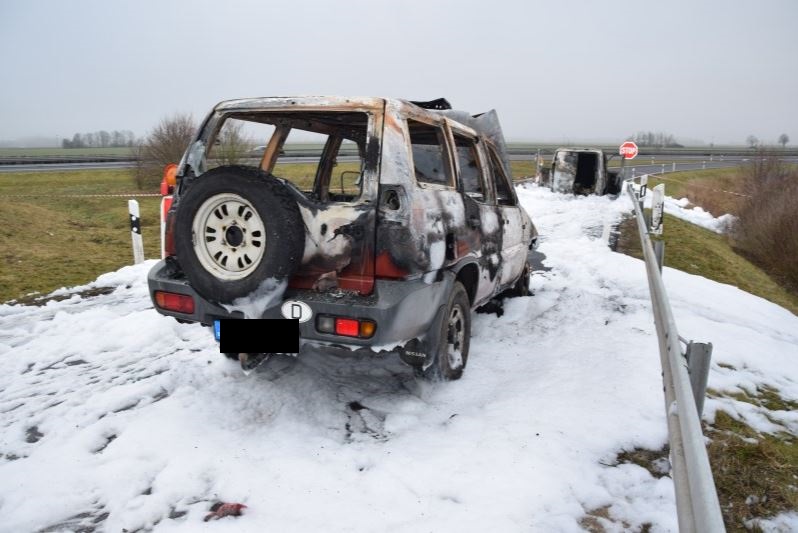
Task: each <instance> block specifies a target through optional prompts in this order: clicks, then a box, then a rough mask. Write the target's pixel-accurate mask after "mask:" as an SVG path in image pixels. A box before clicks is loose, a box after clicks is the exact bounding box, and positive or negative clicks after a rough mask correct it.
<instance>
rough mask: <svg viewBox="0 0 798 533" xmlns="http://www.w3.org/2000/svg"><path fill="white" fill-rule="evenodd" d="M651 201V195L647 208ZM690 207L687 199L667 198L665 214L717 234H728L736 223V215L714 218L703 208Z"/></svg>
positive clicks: (647, 198)
mask: <svg viewBox="0 0 798 533" xmlns="http://www.w3.org/2000/svg"><path fill="white" fill-rule="evenodd" d="M651 199H652V195H651V194H649V195H647V196H646V201H645V206H646V207H651ZM689 206H690V200H688V199H687V198H673V197H670V196H666V197H665V212H666V213H667V214H669V215H673V216H675V217H676V218H681V219H682V220H686V221H687V222H690V223H691V224H695V225H696V226H701V227H702V228H704V229H708V230H710V231H714V232H715V233H726V232H727V231H728V230H729V228H730V227H731V225H732V224H733V223H734V220H735V217H734V215H730V214H728V213H726V214H725V215H721V216H719V217H714V216H712V213H710V212H709V211H704V209H703V208H702V207H701V206H698V205H696V206H692V207H689Z"/></svg>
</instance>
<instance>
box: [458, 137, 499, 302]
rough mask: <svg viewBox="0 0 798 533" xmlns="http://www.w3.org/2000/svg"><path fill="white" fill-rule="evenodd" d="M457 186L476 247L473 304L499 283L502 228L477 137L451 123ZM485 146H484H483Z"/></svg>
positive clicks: (492, 292)
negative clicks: (476, 281)
mask: <svg viewBox="0 0 798 533" xmlns="http://www.w3.org/2000/svg"><path fill="white" fill-rule="evenodd" d="M449 124H450V126H451V131H452V136H453V139H454V148H455V152H454V155H455V158H454V159H455V166H456V174H457V187H458V190H459V191H460V193H461V194H462V195H463V206H464V208H465V209H464V211H465V225H466V227H467V231H468V232H469V233H470V234H472V235H473V236H474V239H473V242H475V243H476V244H477V246H478V263H479V267H480V268H479V285H478V286H477V293H476V299H475V301H477V302H478V301H481V300H483V299H485V298H489V297H490V296H492V295H493V294H494V292H495V289H496V286H497V285H498V283H499V281H500V270H501V263H502V258H501V240H502V227H501V222H500V218H499V213H498V210H497V209H496V199H495V196H494V191H493V185H492V183H491V179H490V174H489V171H488V169H489V166H488V161H487V160H486V157H487V155H486V152H485V151H484V149H482V146H481V145H480V143H479V141H478V138H477V136H476V134H475V133H474V132H473V131H468V130H466V129H464V128H462V129H461V127H460V126H459V125H457V124H455V123H453V122H450V123H449ZM482 144H484V143H482Z"/></svg>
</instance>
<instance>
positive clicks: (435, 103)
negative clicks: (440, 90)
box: [410, 98, 452, 110]
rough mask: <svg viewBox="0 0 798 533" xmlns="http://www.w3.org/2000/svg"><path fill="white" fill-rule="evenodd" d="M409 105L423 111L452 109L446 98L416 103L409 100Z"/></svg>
mask: <svg viewBox="0 0 798 533" xmlns="http://www.w3.org/2000/svg"><path fill="white" fill-rule="evenodd" d="M410 103H411V104H415V105H417V106H418V107H422V108H424V109H438V110H445V109H451V108H452V104H450V103H449V101H448V100H447V99H446V98H436V99H435V100H430V101H428V102H416V101H413V100H411V101H410Z"/></svg>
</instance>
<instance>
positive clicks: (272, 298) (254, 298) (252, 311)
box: [221, 278, 288, 318]
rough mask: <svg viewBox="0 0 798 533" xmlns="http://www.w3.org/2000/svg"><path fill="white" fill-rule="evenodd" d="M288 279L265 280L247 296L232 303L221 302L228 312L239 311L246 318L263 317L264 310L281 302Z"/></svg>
mask: <svg viewBox="0 0 798 533" xmlns="http://www.w3.org/2000/svg"><path fill="white" fill-rule="evenodd" d="M286 287H288V281H286V280H282V281H277V279H276V278H269V279H266V280H263V281H262V282H261V284H260V285H258V288H257V289H255V290H254V291H252V292H251V293H250V294H248V295H247V296H242V297H241V298H236V299H235V300H233V302H232V303H230V304H221V305H222V307H224V308H225V310H226V311H227V312H228V313H232V312H233V311H239V312H241V313H244V316H245V317H246V318H262V317H263V312H264V311H265V310H266V309H268V308H269V307H272V306H273V305H277V304H278V303H280V301H281V299H282V297H283V294H284V293H285V288H286Z"/></svg>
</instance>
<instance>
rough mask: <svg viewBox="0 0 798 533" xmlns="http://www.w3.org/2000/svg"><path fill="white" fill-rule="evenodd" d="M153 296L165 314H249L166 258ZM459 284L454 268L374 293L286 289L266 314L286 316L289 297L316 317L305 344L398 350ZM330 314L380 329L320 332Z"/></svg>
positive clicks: (380, 283)
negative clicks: (360, 333)
mask: <svg viewBox="0 0 798 533" xmlns="http://www.w3.org/2000/svg"><path fill="white" fill-rule="evenodd" d="M147 281H148V284H149V291H150V298H151V299H152V301H153V306H154V307H155V309H156V310H157V311H158V312H159V313H161V314H164V315H167V316H172V317H175V318H177V319H179V320H184V321H187V322H199V323H201V324H204V325H211V324H213V321H214V320H219V319H224V318H244V316H243V314H242V313H240V312H237V311H234V312H233V313H229V312H228V311H227V310H225V309H224V307H222V306H220V305H218V304H216V303H213V302H210V301H208V300H206V299H205V298H203V297H201V296H200V295H199V294H197V293H196V292H195V291H194V289H193V288H192V287H191V285H190V284H189V283H188V280H186V278H185V277H183V276H182V274H180V273H178V272H176V270H175V269H174V268H172V267H171V266H170V265H169V264H168V263H167V262H166V261H159V262H158V263H157V264H156V265H155V266H154V267H153V268H152V269H151V270H150V272H149V274H148V276H147ZM453 283H454V275H453V274H452V273H451V272H444V271H442V275H440V276H438V277H437V279H436V281H432V282H429V283H428V282H426V281H424V280H422V279H417V280H409V281H389V280H377V281H376V283H375V286H374V292H373V294H371V295H370V296H359V295H352V294H348V293H347V294H343V295H333V294H331V293H320V292H316V291H311V290H293V289H290V288H289V289H288V290H286V292H285V294H284V295H283V298H282V300H281V301H280V302H278V303H277V305H275V306H273V307H270V308H268V309H266V311H265V312H264V314H263V317H262V318H283V317H282V315H281V314H280V305H281V304H282V302H283V301H285V300H298V301H301V302H304V303H306V304H307V305H308V306H309V307H310V308H311V310H312V311H313V318H312V319H311V320H309V321H307V322H304V323H300V324H299V335H300V342H301V344H313V345H317V346H337V347H342V348H348V349H350V350H357V349H359V348H366V349H369V350H371V351H374V352H380V351H393V350H394V349H396V348H398V347H402V346H404V345H405V344H406V343H408V342H409V341H411V340H413V339H417V340H419V341H420V340H422V338H423V337H424V336H425V335H426V334H427V332H428V330H429V329H430V326H431V325H432V324H435V323H436V315H437V313H438V311H439V309H440V308H441V307H442V306H443V305H444V304H445V303H446V301H447V300H446V299H447V296H448V295H449V292H450V291H451V288H452V284H453ZM155 291H166V292H172V293H178V294H185V295H188V296H191V297H192V298H193V299H194V313H192V314H185V313H177V312H174V311H168V310H165V309H161V308H159V307H158V305H157V304H156V302H155ZM319 314H329V315H335V316H341V317H351V318H360V319H371V320H373V321H374V322H376V324H377V330H376V332H375V334H374V336H373V337H372V338H370V339H357V338H352V337H342V336H338V335H331V334H326V333H321V332H319V331H317V329H316V316H317V315H319Z"/></svg>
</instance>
